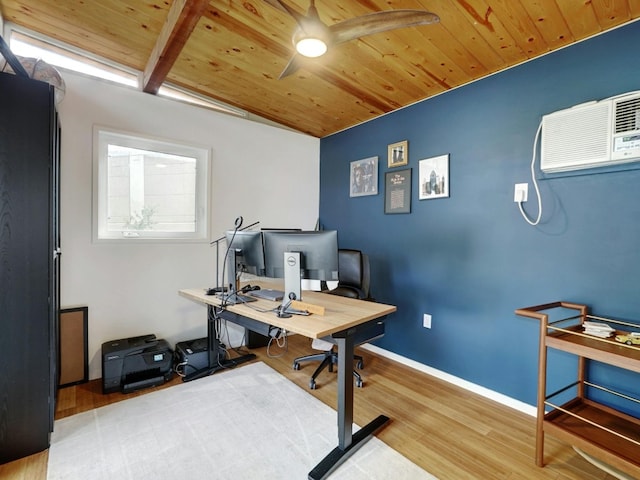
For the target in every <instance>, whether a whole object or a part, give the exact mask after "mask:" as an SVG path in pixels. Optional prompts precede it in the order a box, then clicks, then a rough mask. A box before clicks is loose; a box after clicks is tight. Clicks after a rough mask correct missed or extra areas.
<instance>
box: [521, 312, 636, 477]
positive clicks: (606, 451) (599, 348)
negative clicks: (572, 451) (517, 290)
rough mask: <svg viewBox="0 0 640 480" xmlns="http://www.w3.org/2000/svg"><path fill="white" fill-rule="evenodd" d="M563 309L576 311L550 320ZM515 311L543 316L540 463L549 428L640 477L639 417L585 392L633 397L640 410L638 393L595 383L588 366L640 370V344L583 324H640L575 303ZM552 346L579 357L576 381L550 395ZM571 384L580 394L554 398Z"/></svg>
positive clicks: (620, 327)
mask: <svg viewBox="0 0 640 480" xmlns="http://www.w3.org/2000/svg"><path fill="white" fill-rule="evenodd" d="M561 309H565V310H568V311H571V310H573V311H574V312H576V313H577V314H576V315H570V316H568V317H562V318H560V319H554V320H553V321H550V313H557V312H559V311H561V312H564V310H561ZM554 310H555V312H554ZM515 313H516V314H517V315H520V316H523V317H529V318H533V319H537V320H539V321H540V343H539V360H538V405H537V408H538V413H537V425H536V427H537V428H536V464H537V465H538V466H540V467H542V466H544V434H545V432H547V433H550V434H551V435H553V436H554V437H556V438H559V439H561V440H564V441H566V442H567V443H569V444H571V445H573V446H574V447H577V448H579V449H581V450H582V451H584V452H585V453H587V454H589V455H592V456H593V457H594V458H596V459H599V460H601V461H603V462H605V463H607V464H608V465H610V466H612V467H614V468H616V469H618V470H620V471H622V472H625V473H628V474H630V475H632V476H633V477H634V478H640V418H638V417H635V416H632V415H628V414H626V413H623V412H621V411H619V410H616V409H615V408H611V407H609V406H606V405H603V404H602V403H599V402H596V401H593V400H590V399H589V398H588V396H587V394H586V393H587V389H588V388H592V389H596V390H598V391H599V392H604V393H603V394H606V395H612V396H616V397H618V398H623V399H624V401H629V402H632V404H635V405H636V406H637V407H638V408H639V409H640V400H639V399H638V398H637V397H635V398H634V397H631V396H629V395H628V394H622V393H618V392H615V391H613V390H611V389H609V388H607V387H603V386H600V385H596V384H594V383H592V382H590V381H589V379H588V378H587V369H586V367H587V364H588V361H596V362H600V363H604V364H609V365H614V366H616V367H619V368H623V369H626V370H630V371H633V372H636V373H640V347H639V346H636V345H626V344H623V343H619V342H617V341H615V340H614V339H613V338H600V337H597V336H593V335H589V334H586V333H584V331H583V323H584V322H585V321H590V322H599V323H606V324H608V325H610V326H611V327H612V328H613V329H614V330H616V331H618V332H625V333H626V332H627V331H640V325H638V324H634V323H629V322H624V321H620V320H614V319H610V318H604V317H596V316H594V315H589V313H588V308H587V306H586V305H581V304H575V303H570V302H554V303H548V304H544V305H537V306H533V307H527V308H520V309H518V310H516V311H515ZM549 348H553V349H556V350H561V351H564V352H569V353H571V354H573V355H576V356H577V357H578V372H577V381H576V382H575V383H573V384H571V385H568V386H567V387H565V388H563V389H561V390H558V391H556V392H554V393H551V394H547V353H548V352H547V351H548V349H549ZM571 388H575V390H576V392H577V393H576V395H575V398H573V399H572V400H570V401H568V402H566V403H563V404H562V405H557V404H556V403H555V402H554V398H555V397H559V396H561V394H564V393H566V392H568V391H570V389H571ZM612 398H613V397H612ZM547 408H549V411H548V412H547Z"/></svg>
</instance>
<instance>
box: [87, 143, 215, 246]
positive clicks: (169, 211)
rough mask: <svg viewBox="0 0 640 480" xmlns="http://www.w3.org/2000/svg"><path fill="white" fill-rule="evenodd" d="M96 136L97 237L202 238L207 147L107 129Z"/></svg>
mask: <svg viewBox="0 0 640 480" xmlns="http://www.w3.org/2000/svg"><path fill="white" fill-rule="evenodd" d="M97 141H98V152H99V153H98V157H99V158H98V160H97V161H98V170H99V175H98V176H99V179H98V182H97V188H98V203H99V204H100V205H99V207H98V212H97V215H98V222H97V223H98V232H99V233H98V238H200V239H205V238H206V210H207V209H206V205H207V202H206V189H207V187H206V186H207V181H206V180H207V171H208V151H206V150H203V149H197V148H194V147H186V146H180V145H176V144H169V143H166V142H160V141H154V140H149V139H143V138H136V137H133V136H128V135H119V134H116V133H113V132H105V131H99V132H98V140H97ZM145 147H147V148H145ZM103 157H104V158H103ZM101 213H102V215H101Z"/></svg>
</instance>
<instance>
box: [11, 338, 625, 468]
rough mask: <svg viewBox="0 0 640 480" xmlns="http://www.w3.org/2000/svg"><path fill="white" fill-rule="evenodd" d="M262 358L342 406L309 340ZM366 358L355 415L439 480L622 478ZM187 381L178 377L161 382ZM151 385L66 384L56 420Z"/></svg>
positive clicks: (525, 419) (34, 459) (475, 404)
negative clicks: (380, 419) (380, 421)
mask: <svg viewBox="0 0 640 480" xmlns="http://www.w3.org/2000/svg"><path fill="white" fill-rule="evenodd" d="M253 352H254V353H256V354H257V355H258V359H259V360H262V361H264V362H265V363H266V364H268V365H270V366H271V367H273V368H274V369H275V370H277V371H279V372H280V373H281V374H283V375H284V376H286V377H287V378H289V379H290V380H291V381H293V382H295V383H296V384H298V385H299V386H301V387H302V388H304V389H306V390H307V391H309V392H310V393H311V394H312V395H314V396H316V397H317V398H319V399H320V400H322V401H323V402H324V403H326V404H328V405H329V406H331V407H333V408H336V399H335V397H336V381H335V376H336V374H335V371H334V373H330V372H328V371H325V372H323V373H322V374H321V375H320V377H319V378H318V386H317V389H316V390H309V389H308V382H309V376H310V375H311V373H312V372H313V370H314V369H315V366H316V363H307V364H303V365H302V368H301V369H300V370H299V371H294V370H293V369H292V367H291V366H292V362H293V359H294V358H295V357H297V356H301V355H307V354H309V353H311V348H310V341H309V340H308V339H306V338H303V337H300V336H293V337H291V338H290V339H289V345H288V351H286V352H283V351H282V350H280V349H278V348H272V349H271V351H270V354H271V355H276V354H280V353H283V355H282V356H281V357H278V358H274V357H270V356H268V355H267V351H266V348H259V349H254V350H253ZM358 353H360V354H361V355H362V356H363V357H364V362H365V367H364V370H363V371H362V374H363V376H364V382H365V385H364V388H362V389H360V388H356V389H355V407H354V410H355V411H354V421H355V422H356V423H357V424H360V425H364V424H366V423H368V422H369V421H370V420H372V419H373V418H375V417H376V416H377V415H379V414H385V415H387V416H388V417H390V418H391V419H392V421H391V422H390V423H389V424H388V425H387V426H385V427H384V428H383V429H382V430H381V431H380V432H379V433H378V435H377V436H378V437H379V438H380V439H381V440H382V441H384V442H385V443H386V444H387V445H389V446H391V447H392V448H394V449H395V450H397V451H398V452H400V453H402V454H403V455H404V456H405V457H407V458H409V459H410V460H412V461H413V462H414V463H416V464H417V465H420V466H421V467H422V468H424V469H425V470H427V471H428V472H430V473H431V474H433V475H435V476H436V477H438V478H439V479H440V480H447V479H451V480H463V479H482V480H489V479H508V480H525V479H527V480H531V479H554V480H570V479H571V480H596V479H598V480H615V479H614V477H612V476H609V475H607V474H605V473H604V472H602V471H601V470H599V469H597V468H595V467H593V466H592V465H591V464H589V463H588V462H586V461H585V460H583V459H582V458H581V457H579V456H578V455H577V454H576V453H575V452H574V451H573V450H572V448H571V447H570V446H568V445H566V444H564V443H562V442H559V441H556V440H554V439H553V438H552V437H549V436H548V435H547V441H546V449H545V461H546V462H547V465H546V466H545V467H544V468H538V467H536V466H535V464H534V461H533V456H534V435H535V422H534V419H533V418H532V417H530V416H528V415H525V414H523V413H519V412H517V411H514V410H511V409H509V408H507V407H504V406H501V405H499V404H497V403H495V402H492V401H490V400H487V399H484V398H483V397H480V396H477V395H474V394H471V393H469V392H467V391H465V390H462V389H460V388H458V387H455V386H452V385H450V384H448V383H446V382H444V381H441V380H438V379H435V378H433V377H430V376H429V375H426V374H423V373H420V372H417V371H415V370H413V369H410V368H408V367H406V366H403V365H401V364H398V363H396V362H394V361H391V360H388V359H385V358H382V357H380V356H378V355H375V354H373V353H370V352H368V351H365V350H362V349H358ZM179 383H181V381H180V379H179V378H177V377H175V378H174V379H173V380H172V381H170V382H168V383H167V384H165V385H163V386H162V387H157V388H169V387H171V386H173V385H177V384H179ZM157 388H150V389H145V390H141V391H139V392H135V393H132V394H127V395H123V394H120V393H114V394H109V395H103V394H102V392H101V383H100V381H99V380H97V381H91V382H89V383H86V384H82V385H78V386H73V387H67V388H64V389H61V390H60V393H59V397H58V403H57V409H56V412H57V413H56V418H63V417H66V416H69V415H74V414H76V413H79V412H82V411H85V410H90V409H93V408H97V407H101V406H104V405H106V404H109V403H112V402H117V401H121V400H125V399H127V398H131V396H134V395H144V394H145V393H148V392H151V391H154V390H156V389H157ZM47 458H48V452H46V451H45V452H42V453H39V454H36V455H32V456H30V457H27V458H24V459H21V460H17V461H15V462H11V463H7V464H4V465H0V479H7V480H9V479H11V480H23V479H24V480H45V479H46V470H47Z"/></svg>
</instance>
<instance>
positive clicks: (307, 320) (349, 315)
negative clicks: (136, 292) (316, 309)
mask: <svg viewBox="0 0 640 480" xmlns="http://www.w3.org/2000/svg"><path fill="white" fill-rule="evenodd" d="M265 288H278V287H277V286H274V285H271V284H269V285H265ZM178 293H179V294H180V295H181V296H183V297H185V298H188V299H190V300H194V301H196V302H199V303H205V304H207V305H216V306H218V305H220V299H219V298H218V297H217V296H215V295H206V294H205V290H204V289H203V288H188V289H184V290H179V291H178ZM302 297H303V298H302V301H303V302H306V303H312V304H314V305H319V306H322V307H324V308H325V314H324V315H317V314H312V315H309V316H302V315H293V316H291V317H290V318H278V317H277V316H276V314H275V312H272V311H262V310H270V309H273V308H276V307H277V306H278V305H280V302H273V301H270V300H262V299H258V300H257V301H255V302H250V303H247V304H238V305H227V306H226V309H227V310H228V311H230V312H233V313H237V314H238V315H243V316H246V317H249V318H253V319H255V320H258V321H260V322H264V323H267V324H270V325H273V326H276V327H280V328H284V329H285V330H287V331H289V332H294V333H298V334H300V335H304V336H305V337H309V338H322V337H326V336H327V335H331V334H333V333H336V332H341V331H343V330H346V329H348V328H351V327H354V326H356V325H361V324H363V323H366V322H368V321H370V320H374V319H376V318H381V317H384V316H385V315H389V314H390V313H393V312H395V311H396V307H395V306H393V305H386V304H383V303H376V302H367V301H364V300H356V299H353V298H347V297H340V296H338V295H328V294H326V293H322V292H314V291H310V290H305V291H303V292H302Z"/></svg>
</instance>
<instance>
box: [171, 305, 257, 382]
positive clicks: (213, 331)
mask: <svg viewBox="0 0 640 480" xmlns="http://www.w3.org/2000/svg"><path fill="white" fill-rule="evenodd" d="M216 321H217V315H216V311H215V307H213V306H212V305H207V343H208V344H209V348H208V350H209V352H208V353H209V365H208V366H206V367H205V368H201V369H200V370H196V371H195V372H193V373H190V374H188V375H185V376H184V377H182V381H183V382H190V381H191V380H197V379H198V378H202V377H206V376H208V375H211V374H213V373H216V372H217V371H219V370H223V369H226V368H233V367H235V366H236V365H240V364H241V363H244V362H248V361H250V360H253V359H255V358H256V355H255V354H253V353H248V354H246V355H242V356H240V357H236V358H232V359H229V360H221V359H220V340H219V338H218V336H219V332H218V329H217V328H216Z"/></svg>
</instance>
